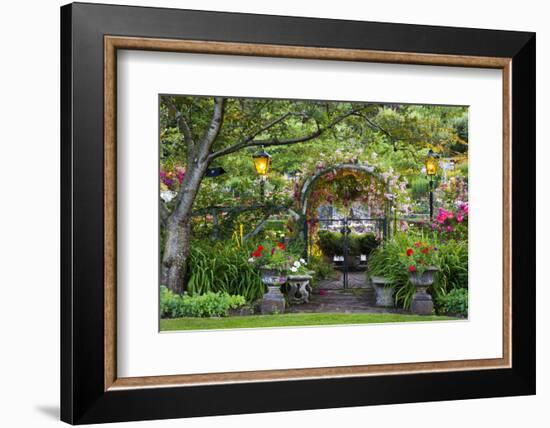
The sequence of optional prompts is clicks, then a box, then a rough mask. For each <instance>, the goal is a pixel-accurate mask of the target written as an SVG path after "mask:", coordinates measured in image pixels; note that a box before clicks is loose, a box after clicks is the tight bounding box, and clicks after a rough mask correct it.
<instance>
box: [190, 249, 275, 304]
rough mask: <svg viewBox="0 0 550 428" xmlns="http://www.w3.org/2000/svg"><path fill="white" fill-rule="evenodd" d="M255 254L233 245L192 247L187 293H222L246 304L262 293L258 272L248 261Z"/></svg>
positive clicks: (262, 288)
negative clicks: (243, 300)
mask: <svg viewBox="0 0 550 428" xmlns="http://www.w3.org/2000/svg"><path fill="white" fill-rule="evenodd" d="M253 250H254V247H253V246H252V244H250V245H246V244H244V245H241V246H239V245H236V244H235V242H234V241H220V242H216V243H200V242H199V241H194V242H193V243H192V244H191V250H190V254H189V261H188V263H189V271H190V274H189V278H188V280H187V292H188V293H189V294H190V295H195V294H206V293H208V292H213V293H217V292H223V293H227V294H232V295H239V296H243V297H244V298H245V299H246V300H247V301H248V302H251V301H254V300H257V299H259V298H261V297H262V296H263V294H264V291H265V286H264V284H263V283H262V279H261V275H260V272H259V271H258V270H257V269H256V268H255V266H254V264H252V263H250V262H249V261H248V259H249V258H250V254H251V253H252V251H253Z"/></svg>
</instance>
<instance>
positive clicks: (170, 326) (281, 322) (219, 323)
mask: <svg viewBox="0 0 550 428" xmlns="http://www.w3.org/2000/svg"><path fill="white" fill-rule="evenodd" d="M450 319H455V318H450V317H442V316H436V315H405V314H363V313H351V314H342V313H313V314H305V313H302V314H280V315H250V316H234V317H226V318H175V319H163V320H161V321H160V329H161V331H174V330H212V329H225V328H259V327H292V326H312V325H335V324H377V323H389V322H415V321H443V320H450Z"/></svg>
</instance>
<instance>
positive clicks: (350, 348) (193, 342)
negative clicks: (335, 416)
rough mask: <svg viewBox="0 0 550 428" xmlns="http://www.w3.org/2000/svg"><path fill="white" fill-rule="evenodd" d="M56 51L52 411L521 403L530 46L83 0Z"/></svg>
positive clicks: (497, 38)
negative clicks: (56, 329) (513, 399)
mask: <svg viewBox="0 0 550 428" xmlns="http://www.w3.org/2000/svg"><path fill="white" fill-rule="evenodd" d="M61 53H62V63H61V71H62V75H61V83H62V85H61V87H62V91H61V101H62V112H61V113H62V114H61V127H62V141H61V146H62V149H61V156H62V162H61V163H62V180H61V186H62V207H61V208H62V210H61V212H62V219H61V221H62V236H61V241H62V266H61V268H62V284H61V286H62V293H61V299H62V300H61V311H62V312H61V333H62V334H61V338H62V344H61V347H62V348H61V355H62V361H61V367H62V376H61V387H62V396H61V402H62V405H61V409H62V416H61V417H62V420H64V421H66V422H69V423H72V424H85V423H98V422H115V421H129V420H144V419H160V418H177V417H190V416H201V415H222V414H231V413H233V414H235V413H250V412H270V411H282V410H299V409H314V408H327V407H343V406H362V405H374V404H389V403H406V402H418V401H435V400H451V399H465V398H477V397H495V396H510V395H527V394H534V393H535V335H534V329H535V257H534V256H535V222H534V219H535V210H534V207H535V196H534V189H535V171H534V158H535V133H534V132H535V114H534V113H535V35H534V34H533V33H525V32H509V31H494V30H479V29H464V28H446V27H428V26H417V25H406V24H389V23H371V22H355V21H338V20H326V19H312V18H292V17H281V16H266V15H247V14H232V13H218V12H199V11H190V10H175V9H156V8H140V7H128V6H107V5H91V4H79V3H75V4H70V5H67V6H64V7H62V8H61ZM212 403H216V404H215V405H212Z"/></svg>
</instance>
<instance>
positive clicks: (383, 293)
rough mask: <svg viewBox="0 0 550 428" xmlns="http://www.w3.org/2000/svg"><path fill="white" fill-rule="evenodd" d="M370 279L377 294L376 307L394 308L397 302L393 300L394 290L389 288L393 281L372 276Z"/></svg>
mask: <svg viewBox="0 0 550 428" xmlns="http://www.w3.org/2000/svg"><path fill="white" fill-rule="evenodd" d="M370 279H371V282H372V287H373V288H374V292H375V293H376V306H381V307H385V308H393V307H394V306H395V301H394V299H393V291H394V288H393V287H391V286H389V284H390V282H391V281H390V280H389V279H387V278H384V277H381V276H371V278H370Z"/></svg>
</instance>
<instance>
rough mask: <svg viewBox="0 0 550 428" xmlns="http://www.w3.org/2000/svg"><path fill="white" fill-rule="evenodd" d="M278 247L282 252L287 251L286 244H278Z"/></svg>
mask: <svg viewBox="0 0 550 428" xmlns="http://www.w3.org/2000/svg"><path fill="white" fill-rule="evenodd" d="M277 247H278V248H279V249H280V250H284V249H285V244H283V243H282V242H277Z"/></svg>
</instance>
